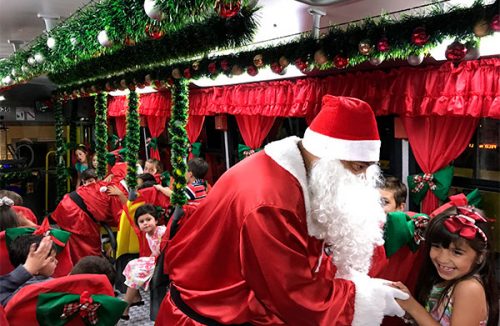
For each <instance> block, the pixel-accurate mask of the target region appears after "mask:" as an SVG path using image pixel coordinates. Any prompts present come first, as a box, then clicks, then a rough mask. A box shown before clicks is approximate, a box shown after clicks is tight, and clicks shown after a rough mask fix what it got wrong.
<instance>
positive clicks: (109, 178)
mask: <svg viewBox="0 0 500 326" xmlns="http://www.w3.org/2000/svg"><path fill="white" fill-rule="evenodd" d="M112 179H113V175H112V174H110V175H108V176H107V177H106V178H104V180H103V181H104V182H111V180H112Z"/></svg>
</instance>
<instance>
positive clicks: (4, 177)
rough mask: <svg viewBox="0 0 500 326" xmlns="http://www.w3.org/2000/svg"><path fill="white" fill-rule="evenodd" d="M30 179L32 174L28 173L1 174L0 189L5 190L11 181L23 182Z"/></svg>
mask: <svg viewBox="0 0 500 326" xmlns="http://www.w3.org/2000/svg"><path fill="white" fill-rule="evenodd" d="M30 177H32V173H31V172H29V171H14V172H2V173H1V174H0V189H1V188H5V186H6V185H7V184H8V183H9V182H11V181H15V182H18V181H21V180H22V181H25V180H27V179H29V178H30Z"/></svg>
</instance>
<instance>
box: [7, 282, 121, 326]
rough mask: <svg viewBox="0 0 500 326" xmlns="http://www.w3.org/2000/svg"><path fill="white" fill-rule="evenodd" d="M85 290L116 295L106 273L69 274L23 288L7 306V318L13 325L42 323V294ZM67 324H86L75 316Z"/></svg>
mask: <svg viewBox="0 0 500 326" xmlns="http://www.w3.org/2000/svg"><path fill="white" fill-rule="evenodd" d="M84 291H88V292H89V293H90V294H92V295H95V294H103V295H106V296H111V297H114V291H113V287H112V286H111V284H110V283H109V280H108V278H107V277H106V276H105V275H96V274H80V275H69V276H65V277H61V278H57V279H52V280H48V281H45V282H40V283H35V284H31V285H28V286H26V287H24V288H22V289H21V290H20V291H19V292H18V293H16V294H15V295H14V296H13V297H12V299H11V300H10V301H9V303H8V305H7V307H6V308H5V312H6V316H7V320H8V322H9V323H10V324H11V325H40V322H39V321H38V320H37V303H38V296H39V295H40V294H42V293H61V292H62V293H70V294H77V295H81V294H82V293H83V292H84ZM118 304H121V302H119V303H118ZM125 307H126V303H124V304H123V309H125ZM123 309H122V310H121V312H120V313H119V314H117V316H116V321H118V319H119V318H120V316H121V313H122V312H123ZM67 325H84V323H83V321H82V320H81V319H80V318H73V319H72V320H71V321H70V322H68V323H67Z"/></svg>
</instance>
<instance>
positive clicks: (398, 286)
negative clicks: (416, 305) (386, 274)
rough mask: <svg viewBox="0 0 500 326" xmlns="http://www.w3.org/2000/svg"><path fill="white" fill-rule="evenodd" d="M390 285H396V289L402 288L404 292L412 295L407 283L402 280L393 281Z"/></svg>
mask: <svg viewBox="0 0 500 326" xmlns="http://www.w3.org/2000/svg"><path fill="white" fill-rule="evenodd" d="M388 285H390V286H392V287H394V288H396V289H400V290H401V291H403V292H404V293H408V294H409V295H410V296H411V293H410V290H408V288H407V287H406V285H404V284H403V283H401V282H392V283H389V284H388Z"/></svg>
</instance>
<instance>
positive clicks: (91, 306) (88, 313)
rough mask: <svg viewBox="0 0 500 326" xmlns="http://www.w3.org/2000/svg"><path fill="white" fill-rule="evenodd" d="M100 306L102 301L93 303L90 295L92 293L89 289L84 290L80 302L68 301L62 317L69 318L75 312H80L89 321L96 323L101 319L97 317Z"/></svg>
mask: <svg viewBox="0 0 500 326" xmlns="http://www.w3.org/2000/svg"><path fill="white" fill-rule="evenodd" d="M100 306H101V304H100V303H93V300H92V298H91V297H90V293H89V292H88V291H83V293H82V294H81V295H80V302H79V303H68V304H66V305H64V309H63V313H62V315H61V318H63V319H66V318H69V317H71V316H72V315H73V314H75V313H77V312H78V313H79V314H80V317H82V318H85V319H87V320H88V321H89V323H91V324H92V325H95V324H97V322H98V321H99V318H98V317H97V310H98V309H99V307H100Z"/></svg>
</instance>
